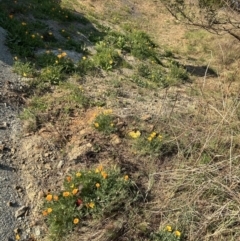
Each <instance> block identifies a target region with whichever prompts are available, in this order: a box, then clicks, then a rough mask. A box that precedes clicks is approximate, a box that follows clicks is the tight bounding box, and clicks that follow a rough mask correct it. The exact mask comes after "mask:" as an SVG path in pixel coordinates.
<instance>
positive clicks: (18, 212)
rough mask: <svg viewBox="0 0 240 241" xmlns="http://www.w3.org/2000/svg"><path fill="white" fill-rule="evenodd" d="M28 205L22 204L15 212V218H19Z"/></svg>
mask: <svg viewBox="0 0 240 241" xmlns="http://www.w3.org/2000/svg"><path fill="white" fill-rule="evenodd" d="M28 209H29V208H28V207H26V206H22V207H20V208H19V209H18V210H17V211H16V212H15V218H19V217H22V216H24V215H25V213H26V212H27V211H28Z"/></svg>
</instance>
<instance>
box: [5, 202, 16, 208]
mask: <svg viewBox="0 0 240 241" xmlns="http://www.w3.org/2000/svg"><path fill="white" fill-rule="evenodd" d="M7 205H8V207H13V206H14V205H15V203H13V202H11V201H9V202H7Z"/></svg>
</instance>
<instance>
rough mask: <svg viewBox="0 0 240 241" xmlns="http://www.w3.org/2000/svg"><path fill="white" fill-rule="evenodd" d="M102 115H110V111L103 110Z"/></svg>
mask: <svg viewBox="0 0 240 241" xmlns="http://www.w3.org/2000/svg"><path fill="white" fill-rule="evenodd" d="M103 114H104V115H109V114H112V109H107V110H104V111H103Z"/></svg>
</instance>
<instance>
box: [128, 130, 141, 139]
mask: <svg viewBox="0 0 240 241" xmlns="http://www.w3.org/2000/svg"><path fill="white" fill-rule="evenodd" d="M128 135H129V136H130V137H132V138H134V139H136V138H138V137H140V136H141V132H140V131H130V132H129V133H128Z"/></svg>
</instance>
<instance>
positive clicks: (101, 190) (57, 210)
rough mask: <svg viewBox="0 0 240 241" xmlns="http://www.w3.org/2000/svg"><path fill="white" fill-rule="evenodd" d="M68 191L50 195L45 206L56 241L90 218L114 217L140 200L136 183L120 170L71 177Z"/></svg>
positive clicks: (113, 169)
mask: <svg viewBox="0 0 240 241" xmlns="http://www.w3.org/2000/svg"><path fill="white" fill-rule="evenodd" d="M63 185H64V190H63V191H60V192H58V193H56V194H52V193H49V194H48V195H47V196H46V199H45V202H44V205H43V215H44V216H45V217H46V222H47V224H48V226H49V231H50V236H51V238H52V240H60V238H61V237H63V235H64V234H67V233H68V232H69V231H71V230H73V229H74V228H75V227H77V226H82V225H84V222H86V221H87V220H88V219H91V218H97V217H103V216H106V215H110V214H111V212H112V211H113V210H121V211H123V210H124V208H125V207H126V206H127V205H129V204H130V203H132V202H133V201H134V200H136V198H137V192H136V190H135V186H134V183H133V182H132V181H131V180H129V178H128V176H127V175H125V176H124V175H122V174H121V172H120V170H119V169H118V168H110V169H107V170H104V169H103V167H102V165H100V166H99V167H98V168H96V169H95V170H81V171H79V172H75V173H72V174H71V175H68V176H67V177H66V178H65V180H64V183H63Z"/></svg>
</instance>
